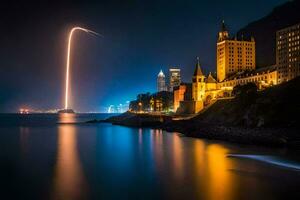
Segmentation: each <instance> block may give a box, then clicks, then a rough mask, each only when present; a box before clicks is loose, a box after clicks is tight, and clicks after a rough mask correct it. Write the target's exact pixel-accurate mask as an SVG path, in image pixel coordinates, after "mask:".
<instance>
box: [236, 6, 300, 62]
mask: <svg viewBox="0 0 300 200" xmlns="http://www.w3.org/2000/svg"><path fill="white" fill-rule="evenodd" d="M297 23H300V0H294V1H289V2H287V3H285V4H283V5H281V6H278V7H276V8H274V9H273V11H272V12H271V13H270V14H268V15H267V16H265V17H263V18H262V19H259V20H257V21H254V22H252V23H250V24H248V25H247V26H246V27H244V28H242V29H241V30H239V31H238V33H237V35H238V36H239V37H241V35H242V34H243V35H244V36H245V37H249V36H253V37H254V38H255V41H256V61H257V66H258V67H263V66H270V65H273V64H275V63H276V58H275V54H276V52H275V49H276V31H277V30H279V29H282V28H285V27H288V26H291V25H294V24H297Z"/></svg>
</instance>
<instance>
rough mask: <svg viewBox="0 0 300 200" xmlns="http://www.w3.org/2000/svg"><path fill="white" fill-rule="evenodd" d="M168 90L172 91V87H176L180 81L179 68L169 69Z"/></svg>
mask: <svg viewBox="0 0 300 200" xmlns="http://www.w3.org/2000/svg"><path fill="white" fill-rule="evenodd" d="M169 81H170V83H169V91H170V92H173V89H174V87H177V86H179V85H180V83H181V76H180V69H178V68H171V69H169Z"/></svg>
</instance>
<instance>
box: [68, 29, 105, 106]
mask: <svg viewBox="0 0 300 200" xmlns="http://www.w3.org/2000/svg"><path fill="white" fill-rule="evenodd" d="M77 30H80V31H84V32H86V33H90V34H94V35H97V36H101V35H100V34H98V33H96V32H94V31H91V30H89V29H85V28H81V27H74V28H72V29H71V31H70V33H69V40H68V53H67V66H66V91H65V109H68V106H69V105H68V103H69V102H68V101H69V71H70V57H71V45H72V36H73V33H74V32H75V31H77Z"/></svg>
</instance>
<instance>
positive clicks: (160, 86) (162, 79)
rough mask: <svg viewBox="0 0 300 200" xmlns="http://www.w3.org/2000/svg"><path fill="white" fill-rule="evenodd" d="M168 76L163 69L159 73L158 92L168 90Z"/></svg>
mask: <svg viewBox="0 0 300 200" xmlns="http://www.w3.org/2000/svg"><path fill="white" fill-rule="evenodd" d="M166 90H167V87H166V77H165V75H164V73H163V71H162V70H160V72H159V73H158V75H157V92H161V91H166Z"/></svg>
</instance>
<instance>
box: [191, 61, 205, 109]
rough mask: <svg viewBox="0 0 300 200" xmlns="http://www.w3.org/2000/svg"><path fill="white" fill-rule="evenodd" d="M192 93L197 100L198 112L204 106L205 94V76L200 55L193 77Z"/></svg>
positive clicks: (195, 100)
mask: <svg viewBox="0 0 300 200" xmlns="http://www.w3.org/2000/svg"><path fill="white" fill-rule="evenodd" d="M192 94H193V96H192V98H193V101H194V102H195V112H198V111H200V110H201V109H202V108H203V99H204V96H205V76H204V74H203V73H202V70H201V67H200V62H199V58H198V57H197V64H196V68H195V71H194V75H193V79H192Z"/></svg>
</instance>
